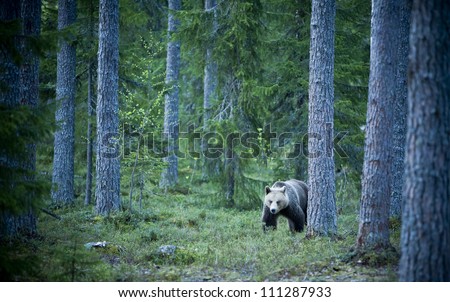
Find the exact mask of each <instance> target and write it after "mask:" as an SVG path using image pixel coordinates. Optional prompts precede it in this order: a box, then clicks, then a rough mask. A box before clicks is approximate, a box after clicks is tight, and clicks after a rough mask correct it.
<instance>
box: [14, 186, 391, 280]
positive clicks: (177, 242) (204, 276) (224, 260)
mask: <svg viewBox="0 0 450 302" xmlns="http://www.w3.org/2000/svg"><path fill="white" fill-rule="evenodd" d="M203 192H204V191H203ZM212 196H213V195H212ZM210 198H212V197H209V196H208V195H205V194H203V195H200V194H198V195H196V194H194V193H191V194H181V193H178V192H177V191H173V192H171V193H168V195H164V194H162V193H160V194H155V195H153V196H151V197H150V198H148V199H147V200H145V201H144V203H143V206H142V210H138V208H137V207H136V208H135V209H134V210H133V211H129V210H128V209H125V210H124V211H122V212H120V213H116V214H114V215H111V216H109V217H100V216H96V215H95V214H94V210H93V208H92V207H83V206H76V207H72V208H65V209H53V211H54V212H55V214H57V215H59V216H60V217H61V220H57V219H55V218H53V217H51V216H49V215H46V214H44V213H41V214H40V215H39V223H38V226H39V234H40V236H39V237H38V238H35V239H31V240H29V241H27V243H26V244H27V245H31V246H32V249H21V250H20V251H21V253H22V255H25V253H27V251H29V250H32V251H33V252H32V254H33V255H34V256H37V258H38V261H37V262H36V264H35V266H36V269H35V270H34V271H33V273H32V274H27V275H23V276H17V277H16V278H15V279H17V280H31V281H390V280H395V279H396V275H395V270H396V267H395V263H394V264H393V263H389V264H387V265H384V266H377V267H373V266H367V265H363V264H358V263H352V262H346V261H344V260H345V258H346V257H347V256H348V254H349V251H350V249H351V247H352V246H353V244H354V242H355V239H356V234H357V228H358V221H357V213H356V210H355V209H356V208H357V207H356V206H355V204H354V203H352V202H349V201H346V202H341V204H342V205H345V206H343V207H341V209H340V214H339V218H338V219H339V220H338V223H339V234H338V236H337V239H330V238H314V239H306V238H305V234H304V233H300V234H291V233H290V232H289V231H288V226H287V221H286V220H285V219H284V218H281V219H280V223H279V227H278V229H277V230H275V231H270V232H267V233H263V231H262V228H261V222H260V215H261V214H260V209H259V206H258V207H257V208H256V209H254V210H247V211H243V210H236V209H230V208H223V207H218V206H215V203H214V202H213V201H212V200H210ZM338 203H339V202H338ZM394 232H395V231H394ZM392 237H393V238H396V240H398V237H396V235H393V236H392ZM96 242H104V246H100V247H92V248H87V247H86V246H87V245H89V244H92V243H96ZM393 244H394V246H395V244H396V243H395V242H393ZM166 245H170V246H175V247H176V248H175V252H174V253H173V254H164V253H161V252H160V247H161V246H166Z"/></svg>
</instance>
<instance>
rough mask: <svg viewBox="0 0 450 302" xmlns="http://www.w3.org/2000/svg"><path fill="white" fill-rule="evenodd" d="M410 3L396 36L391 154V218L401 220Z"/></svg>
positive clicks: (403, 6)
mask: <svg viewBox="0 0 450 302" xmlns="http://www.w3.org/2000/svg"><path fill="white" fill-rule="evenodd" d="M411 3H412V2H411V0H401V1H399V6H400V17H399V26H398V28H397V35H398V41H399V47H398V64H397V66H398V67H397V75H396V81H397V86H396V91H395V93H396V95H395V104H394V117H393V119H394V136H393V141H392V142H393V146H392V147H393V150H392V196H391V205H390V216H391V217H397V218H400V217H401V214H402V204H403V202H402V192H403V184H404V179H405V178H404V174H405V173H404V171H405V166H404V159H405V141H406V108H407V98H408V85H407V82H408V77H407V71H408V70H407V69H408V52H409V24H410V17H411Z"/></svg>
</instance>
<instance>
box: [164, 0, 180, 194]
mask: <svg viewBox="0 0 450 302" xmlns="http://www.w3.org/2000/svg"><path fill="white" fill-rule="evenodd" d="M180 9H181V0H169V18H168V39H169V42H168V44H167V65H166V80H165V83H166V87H167V88H168V90H169V91H168V92H167V94H166V95H165V99H164V101H165V102H164V136H165V137H166V138H167V139H168V146H167V152H168V156H167V157H165V158H164V161H165V162H166V163H167V168H166V169H165V170H164V171H163V172H162V174H161V181H160V186H161V187H163V188H167V187H172V186H174V185H175V184H176V183H177V182H178V158H177V156H176V155H175V153H176V150H177V148H178V133H179V125H178V103H179V84H178V77H179V73H180V42H179V41H173V39H172V34H173V33H175V32H176V31H177V28H178V25H179V20H178V19H177V18H176V17H175V15H174V11H178V10H180Z"/></svg>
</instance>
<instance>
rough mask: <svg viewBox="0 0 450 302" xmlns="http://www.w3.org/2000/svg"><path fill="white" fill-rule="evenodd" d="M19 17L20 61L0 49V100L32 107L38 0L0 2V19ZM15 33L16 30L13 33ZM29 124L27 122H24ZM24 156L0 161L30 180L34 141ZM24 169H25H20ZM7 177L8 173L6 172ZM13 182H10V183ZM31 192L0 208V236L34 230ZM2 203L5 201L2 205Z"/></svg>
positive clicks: (35, 94)
mask: <svg viewBox="0 0 450 302" xmlns="http://www.w3.org/2000/svg"><path fill="white" fill-rule="evenodd" d="M19 18H20V19H21V21H22V22H21V27H22V32H21V35H20V36H21V37H20V38H19V36H16V37H13V44H14V45H13V47H14V48H15V49H16V50H17V51H18V52H19V55H20V56H21V59H22V61H21V64H20V65H19V64H18V62H15V60H14V56H13V54H12V53H10V51H8V50H7V49H3V50H2V51H1V57H0V69H1V70H2V72H1V75H0V83H1V85H2V86H3V85H6V87H7V88H6V89H3V88H2V89H1V90H0V104H1V105H3V106H6V107H9V108H16V107H18V106H23V105H24V106H30V107H36V106H37V104H38V102H39V58H38V56H37V54H36V53H34V52H32V51H30V45H28V43H29V42H30V38H32V39H36V38H37V37H38V36H39V34H40V28H41V1H40V0H31V1H25V0H22V1H4V2H2V4H1V5H0V21H2V22H5V21H17V20H19ZM17 34H19V33H17ZM28 127H29V126H28ZM26 148H27V150H26V152H25V156H24V158H16V157H10V156H9V155H7V154H0V164H1V165H2V166H5V167H8V168H10V169H13V170H15V171H17V173H18V174H19V175H21V174H24V175H23V176H20V177H24V178H25V181H27V182H32V181H33V180H34V178H33V176H32V175H31V176H30V172H34V170H35V165H36V145H35V144H34V143H33V142H30V143H29V144H28V145H27V147H26ZM21 170H23V171H26V172H25V173H23V172H20V171H21ZM9 177H12V176H11V175H9ZM13 186H14V184H13ZM33 198H34V196H33V194H29V195H28V196H26V197H25V200H18V201H16V202H17V205H8V206H11V208H15V209H16V211H15V212H14V213H13V212H12V211H9V210H7V209H6V210H4V209H2V210H0V240H4V239H6V238H12V237H15V236H18V235H20V234H22V235H26V236H30V235H34V234H36V232H37V230H36V217H35V215H34V213H33V205H32V203H33ZM3 206H5V205H3Z"/></svg>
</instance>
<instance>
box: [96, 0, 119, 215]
mask: <svg viewBox="0 0 450 302" xmlns="http://www.w3.org/2000/svg"><path fill="white" fill-rule="evenodd" d="M118 72H119V1H118V0H100V19H99V50H98V77H97V79H98V89H97V159H96V188H95V197H96V208H95V209H96V212H97V214H100V215H108V214H109V213H110V212H111V211H114V210H118V209H120V207H121V202H120V149H119V142H118V140H119V139H118V137H119V100H118V89H119V87H118V86H119V85H118V83H119V74H118Z"/></svg>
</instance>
